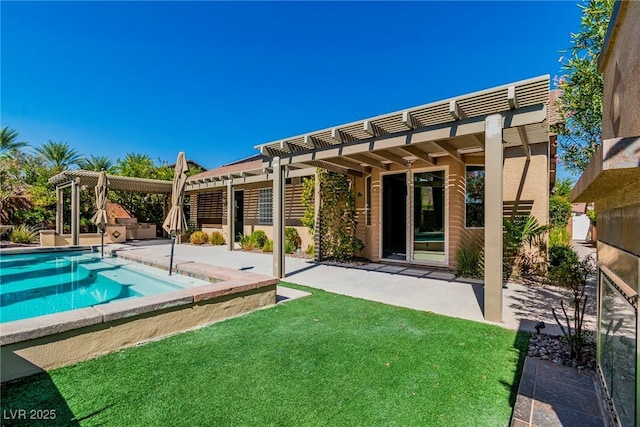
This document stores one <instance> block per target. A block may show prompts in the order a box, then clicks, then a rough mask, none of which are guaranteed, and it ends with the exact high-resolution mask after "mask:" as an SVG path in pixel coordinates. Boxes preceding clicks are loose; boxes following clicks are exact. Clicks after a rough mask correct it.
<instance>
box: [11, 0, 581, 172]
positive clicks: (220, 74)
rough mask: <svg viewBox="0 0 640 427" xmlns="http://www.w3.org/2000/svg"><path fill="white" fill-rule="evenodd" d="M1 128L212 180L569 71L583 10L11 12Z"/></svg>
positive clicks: (253, 7) (204, 7) (350, 7)
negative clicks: (215, 170) (206, 171)
mask: <svg viewBox="0 0 640 427" xmlns="http://www.w3.org/2000/svg"><path fill="white" fill-rule="evenodd" d="M0 8H1V10H0V12H1V24H2V26H1V28H2V30H1V31H2V34H1V36H2V39H1V62H2V65H1V72H2V74H1V90H2V92H1V102H2V105H1V107H2V114H1V121H2V126H5V125H8V126H9V127H11V128H13V129H15V130H17V131H18V132H19V133H20V136H21V139H22V140H26V141H28V142H30V143H31V145H33V146H37V145H39V144H41V143H42V142H45V141H47V140H49V139H51V140H54V141H66V142H68V143H69V144H70V145H71V146H72V147H74V148H76V149H77V150H78V151H79V152H80V153H81V154H83V155H87V156H88V155H91V154H93V155H106V156H109V157H111V158H113V159H114V160H115V159H117V158H118V157H123V156H124V155H125V154H126V153H128V152H136V153H146V154H149V155H150V156H151V158H153V159H154V160H156V159H162V160H166V161H169V162H173V161H174V160H175V158H176V155H177V152H178V151H179V150H183V151H185V152H186V154H187V157H188V158H190V159H193V160H195V161H197V162H199V163H201V164H203V165H204V166H205V167H208V168H212V167H216V166H219V165H221V164H224V163H227V162H229V161H233V160H237V159H240V158H243V157H247V156H250V155H253V154H255V153H256V151H255V150H254V149H253V146H254V145H256V144H260V143H264V142H270V141H272V140H276V139H280V138H284V137H288V136H293V135H297V134H300V133H304V132H309V131H313V130H317V129H322V128H325V127H329V126H333V125H338V124H341V123H346V122H350V121H353V120H358V119H362V118H366V117H370V116H374V115H378V114H383V113H387V112H391V111H395V110H399V109H403V108H407V107H411V106H414V105H420V104H424V103H427V102H431V101H436V100H439V99H444V98H448V97H451V96H455V95H461V94H465V93H468V92H472V91H476V90H481V89H485V88H489V87H493V86H497V85H502V84H505V83H509V82H512V81H517V80H521V79H526V78H530V77H535V76H539V75H543V74H550V75H551V76H552V77H553V76H554V75H557V74H559V72H560V70H559V65H560V64H559V63H558V58H559V57H560V55H561V54H560V53H559V51H560V50H562V49H565V48H566V47H567V46H568V44H569V33H570V32H571V31H576V30H577V28H578V25H579V20H580V9H579V8H578V7H577V6H576V3H575V2H571V1H563V2H492V3H484V2H444V3H434V2H408V3H383V2H354V3H347V2H320V3H312V2H301V3H290V2H259V3H248V2H235V3H222V2H193V3H174V2H139V3H138V2H44V3H35V2H6V1H2V2H1V3H0Z"/></svg>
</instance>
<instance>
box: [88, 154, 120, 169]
mask: <svg viewBox="0 0 640 427" xmlns="http://www.w3.org/2000/svg"><path fill="white" fill-rule="evenodd" d="M78 166H79V167H80V169H84V170H87V171H95V172H100V171H101V170H104V171H105V172H107V173H110V174H112V173H115V172H116V171H117V168H116V167H115V165H114V164H113V160H111V159H110V158H108V157H107V156H94V155H93V154H92V155H91V157H89V158H86V159H82V161H80V162H79V163H78Z"/></svg>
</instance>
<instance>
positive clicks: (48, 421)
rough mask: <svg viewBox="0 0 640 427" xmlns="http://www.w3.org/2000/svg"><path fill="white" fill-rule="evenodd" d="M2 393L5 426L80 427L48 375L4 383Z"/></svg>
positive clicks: (3, 423)
mask: <svg viewBox="0 0 640 427" xmlns="http://www.w3.org/2000/svg"><path fill="white" fill-rule="evenodd" d="M78 392H80V390H78ZM1 394H2V396H1V397H2V425H3V426H4V425H11V426H27V425H28V426H79V425H80V423H79V421H81V420H77V419H76V418H75V416H74V414H73V412H72V411H71V409H70V408H69V406H68V405H67V402H66V400H65V398H64V396H62V394H61V393H60V391H59V390H58V388H57V387H56V385H55V383H54V382H53V381H52V380H51V377H50V376H49V374H47V373H46V372H45V373H41V374H36V375H32V376H30V377H28V378H24V379H21V380H17V381H14V382H10V383H7V384H3V385H2V390H1ZM104 409H106V408H104ZM104 409H102V410H104ZM102 410H100V411H97V412H101V411H102ZM91 415H93V414H91ZM86 418H88V417H83V419H86Z"/></svg>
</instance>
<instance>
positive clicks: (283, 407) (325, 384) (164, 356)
mask: <svg viewBox="0 0 640 427" xmlns="http://www.w3.org/2000/svg"><path fill="white" fill-rule="evenodd" d="M294 287H296V286H294ZM298 288H300V287H298ZM302 289H304V288H302ZM305 290H309V291H311V292H313V295H312V296H310V297H306V298H303V299H301V300H297V301H291V302H288V303H285V304H279V305H278V306H276V307H273V308H269V309H266V310H260V311H257V312H254V313H251V314H249V315H246V316H243V317H239V318H236V319H231V320H227V321H225V322H221V323H218V324H215V325H213V326H210V327H207V328H203V329H200V330H198V331H195V332H188V333H184V334H181V335H178V336H174V337H171V338H168V339H164V340H162V341H157V342H153V343H149V344H147V345H144V346H141V347H137V348H132V349H128V350H125V351H120V352H117V353H113V354H110V355H107V356H104V357H101V358H98V359H94V360H90V361H88V362H84V363H80V364H78V365H75V366H71V367H67V368H62V369H58V370H55V371H51V372H49V373H48V374H43V375H38V376H35V377H31V378H30V379H28V380H27V381H23V382H20V383H14V384H10V385H7V386H3V387H2V409H3V413H5V414H6V413H7V412H6V411H8V410H10V409H11V410H15V409H26V410H27V413H29V411H30V410H32V409H55V410H56V415H57V418H56V420H54V421H53V422H52V421H50V420H49V421H46V422H44V423H43V425H53V424H55V423H56V422H57V423H58V424H60V425H78V423H79V424H80V425H107V426H133V425H140V426H194V425H202V426H237V425H246V426H263V425H278V426H305V425H308V426H319V425H335V426H357V425H368V426H372V425H385V426H388V425H397V426H474V427H476V426H492V427H493V426H503V425H507V424H508V422H509V417H510V414H511V406H512V404H513V400H514V399H515V394H516V389H517V380H518V379H519V376H520V369H521V366H522V362H523V360H524V354H525V348H526V345H527V337H526V336H525V335H524V334H517V333H516V332H513V331H508V330H504V329H501V328H498V327H495V326H491V325H485V324H481V323H475V322H470V321H464V320H459V319H453V318H448V317H444V316H439V315H435V314H432V313H424V312H419V311H413V310H409V309H404V308H398V307H392V306H387V305H384V304H380V303H375V302H370V301H364V300H359V299H355V298H349V297H345V296H341V295H335V294H330V293H326V292H323V291H319V290H315V289H314V290H310V289H305ZM30 423H31V422H30ZM30 425H31V424H30Z"/></svg>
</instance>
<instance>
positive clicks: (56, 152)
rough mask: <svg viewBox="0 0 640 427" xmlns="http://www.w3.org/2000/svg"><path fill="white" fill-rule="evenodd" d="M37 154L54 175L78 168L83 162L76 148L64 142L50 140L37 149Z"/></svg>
mask: <svg viewBox="0 0 640 427" xmlns="http://www.w3.org/2000/svg"><path fill="white" fill-rule="evenodd" d="M35 152H36V153H37V154H38V155H40V157H41V158H42V159H43V160H44V161H45V163H47V164H48V165H49V167H50V168H51V170H52V171H53V173H60V172H62V171H64V170H67V169H69V168H71V167H72V166H77V165H78V164H79V163H80V162H82V160H83V158H82V157H80V155H79V154H78V152H77V151H76V150H75V149H74V148H71V147H69V144H67V143H66V142H62V141H61V142H55V141H51V140H49V141H47V142H45V143H44V144H42V145H41V146H40V147H36V148H35Z"/></svg>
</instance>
